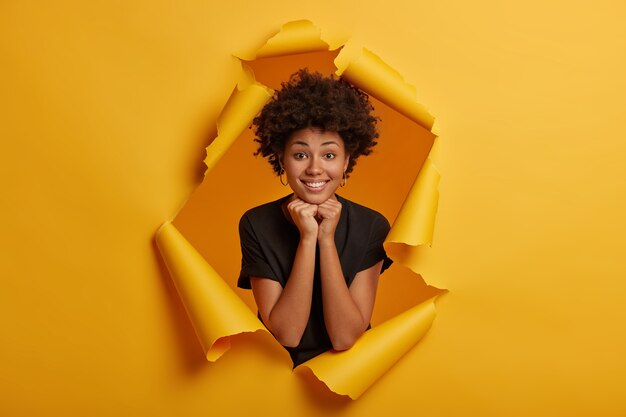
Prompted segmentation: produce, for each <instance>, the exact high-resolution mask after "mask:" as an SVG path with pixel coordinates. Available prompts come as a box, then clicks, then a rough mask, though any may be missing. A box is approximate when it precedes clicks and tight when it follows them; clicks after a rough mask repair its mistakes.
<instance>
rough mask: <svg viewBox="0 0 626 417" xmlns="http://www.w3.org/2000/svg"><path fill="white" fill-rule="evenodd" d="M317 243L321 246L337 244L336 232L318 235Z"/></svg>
mask: <svg viewBox="0 0 626 417" xmlns="http://www.w3.org/2000/svg"><path fill="white" fill-rule="evenodd" d="M317 243H318V244H319V245H320V247H321V246H330V245H332V246H335V235H334V234H328V235H327V234H324V235H319V236H318V237H317Z"/></svg>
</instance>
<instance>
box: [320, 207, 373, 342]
mask: <svg viewBox="0 0 626 417" xmlns="http://www.w3.org/2000/svg"><path fill="white" fill-rule="evenodd" d="M340 215H341V203H339V202H338V201H336V200H328V201H327V202H325V203H323V204H321V205H320V207H319V209H318V216H320V217H322V222H321V224H320V230H319V234H318V243H319V247H320V268H321V270H320V273H321V280H322V300H323V304H324V321H325V323H326V329H327V331H328V335H329V337H330V340H331V342H332V344H333V348H334V349H335V350H345V349H349V348H350V347H352V345H353V344H354V342H355V341H356V340H357V339H358V338H359V337H360V336H361V335H362V334H363V332H365V330H366V329H367V327H368V325H369V322H370V319H371V316H372V310H373V308H374V300H375V298H376V289H377V287H378V277H379V275H380V271H381V268H382V264H383V261H379V262H378V263H376V264H375V265H373V266H372V267H370V268H368V269H366V270H363V271H360V272H359V273H357V275H356V276H355V278H354V280H353V281H352V284H351V285H350V287H349V288H348V286H347V285H346V281H345V278H344V276H343V271H342V270H341V264H340V262H339V256H338V254H337V248H336V246H335V239H334V234H335V228H336V225H337V222H338V218H339V216H340Z"/></svg>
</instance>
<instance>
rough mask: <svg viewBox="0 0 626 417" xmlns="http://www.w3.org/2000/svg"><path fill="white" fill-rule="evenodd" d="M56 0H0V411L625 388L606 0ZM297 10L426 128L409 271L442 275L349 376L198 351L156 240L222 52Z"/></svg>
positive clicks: (618, 84)
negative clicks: (408, 92) (1, 222)
mask: <svg viewBox="0 0 626 417" xmlns="http://www.w3.org/2000/svg"><path fill="white" fill-rule="evenodd" d="M55 3H56V4H54V5H48V4H43V3H42V4H40V5H26V2H3V3H2V5H0V77H1V78H0V80H1V81H0V83H1V85H0V100H1V102H0V103H1V104H0V105H1V109H0V110H1V111H0V138H1V140H2V145H3V146H2V147H3V152H1V153H0V155H2V159H3V161H2V164H1V165H0V169H1V174H2V184H3V185H2V194H1V195H2V197H1V198H0V202H1V203H2V204H0V207H1V210H2V211H1V213H2V216H3V218H4V219H5V223H6V224H5V226H4V228H3V232H2V240H1V241H2V250H1V251H0V260H1V264H0V267H1V268H2V287H1V290H0V329H1V331H2V335H3V337H2V342H1V343H0V355H1V356H2V358H3V360H2V367H1V371H0V386H1V387H0V388H1V389H0V415H2V416H4V415H7V416H33V415H59V416H61V415H63V416H68V415H72V416H73V415H76V416H78V415H94V416H99V415H102V416H109V415H128V416H136V415H150V416H171V415H179V416H206V415H218V414H222V415H261V416H265V415H268V416H269V415H271V416H283V415H285V416H291V415H311V416H322V415H342V416H364V415H371V416H375V415H381V414H383V413H387V414H391V413H393V414H395V415H429V416H436V415H440V416H467V415H476V416H487V415H493V416H502V415H507V416H512V415H520V416H521V415H524V416H526V415H541V416H544V415H545V416H555V415H567V416H578V415H579V416H588V415H600V416H623V415H624V414H626V400H625V399H624V398H623V392H624V383H623V381H624V380H625V379H626V359H624V354H623V352H625V351H626V332H625V331H624V330H623V328H624V326H623V323H624V320H626V303H624V294H625V293H626V280H625V279H624V278H626V262H624V256H623V252H624V247H626V237H625V236H626V217H625V216H624V214H623V213H624V212H626V197H624V195H625V193H624V190H625V189H626V163H624V160H625V159H626V141H624V138H625V137H626V125H625V124H624V119H625V117H626V77H624V76H623V74H624V73H626V25H624V24H623V22H624V21H625V18H626V6H625V5H624V3H623V2H619V1H612V2H611V1H599V2H593V4H587V5H585V6H580V5H577V4H572V3H571V2H566V1H563V0H560V1H555V2H552V3H551V4H548V5H546V4H545V2H539V1H530V2H518V4H517V5H515V6H511V5H509V6H503V5H502V2H496V1H493V2H478V3H477V2H471V3H469V2H460V1H457V2H449V1H443V2H442V1H437V2H432V3H426V2H423V1H417V2H414V1H411V2H409V1H405V2H401V1H393V0H392V1H391V2H384V3H383V4H380V3H378V2H368V3H370V4H371V6H370V7H365V6H363V2H357V1H349V2H343V1H342V2H336V3H335V2H328V1H320V2H315V3H297V2H290V1H278V0H273V1H270V2H259V4H258V5H247V3H245V4H244V3H242V4H239V3H237V2H224V4H223V5H219V6H218V5H212V4H208V3H207V2H187V3H185V4H177V3H171V2H158V1H157V2H144V3H141V2H134V3H132V4H127V3H123V2H122V3H118V4H113V3H106V4H105V3H101V4H96V5H94V4H92V3H89V2H70V1H65V2H55ZM581 4H582V2H581ZM301 18H307V19H310V20H312V21H313V22H314V23H316V24H317V25H318V26H320V27H322V28H324V29H327V30H328V31H332V32H333V33H338V34H343V35H352V36H353V37H354V38H355V39H356V40H357V41H358V42H360V43H361V44H363V45H364V46H367V47H368V48H370V49H371V50H373V51H374V52H376V53H377V54H379V55H380V56H381V57H382V58H383V59H384V60H385V61H386V62H387V63H389V64H390V65H392V66H393V67H395V68H396V69H398V70H399V71H400V72H401V73H402V74H403V75H404V76H405V78H406V79H407V80H408V81H409V82H411V83H413V84H415V85H416V86H417V90H418V100H419V101H420V102H421V103H423V104H425V105H426V106H427V107H428V108H429V110H430V111H431V112H432V113H433V114H434V115H435V116H436V117H437V118H438V127H439V130H440V133H441V144H440V145H441V150H440V151H441V152H440V154H439V157H438V159H437V160H438V161H439V164H438V167H439V169H440V171H441V173H442V180H441V183H440V187H439V190H440V195H441V197H440V202H439V212H438V216H437V223H436V230H435V237H434V242H433V248H432V251H431V256H430V257H429V260H428V262H427V263H426V264H425V265H423V274H424V276H425V277H426V278H430V280H431V281H432V282H433V283H435V284H436V285H438V286H440V287H446V288H449V289H450V290H451V292H450V293H449V294H447V295H446V296H444V297H443V298H442V299H441V300H440V302H439V303H438V317H437V319H436V320H435V323H434V326H433V328H432V329H431V331H430V332H429V333H428V335H427V336H426V338H425V339H424V340H422V341H421V342H420V344H419V345H418V346H417V347H416V348H414V349H413V350H412V351H411V352H409V354H407V356H405V357H404V358H403V359H402V360H401V362H400V363H398V365H397V366H396V367H395V368H393V369H392V370H391V371H390V372H389V373H388V374H387V375H385V376H384V377H383V379H381V380H380V381H379V382H378V383H377V384H376V385H375V386H374V387H372V388H371V389H370V390H369V391H367V392H366V393H365V394H364V395H363V397H361V398H360V399H359V400H357V401H350V400H346V399H343V398H339V397H336V396H334V395H333V394H330V393H328V392H327V391H326V390H325V389H324V388H323V387H321V386H320V385H319V383H315V382H313V381H310V380H305V379H303V378H301V377H299V376H296V375H293V374H292V373H291V370H290V369H289V367H288V366H285V363H286V362H285V358H284V356H283V357H281V356H280V354H277V355H274V354H273V353H271V352H274V351H275V347H274V346H273V345H272V343H271V341H266V342H263V343H261V345H262V346H264V347H266V348H259V347H258V346H256V345H255V347H254V348H252V347H251V346H252V343H248V340H247V339H246V338H245V337H244V338H243V339H238V340H236V342H235V344H234V346H233V348H232V349H231V351H229V352H228V353H226V355H224V357H223V358H222V359H220V360H219V361H218V362H216V363H214V364H209V363H207V362H206V361H205V359H204V358H203V353H202V351H201V348H200V345H199V343H198V342H197V339H196V337H195V335H194V333H193V329H192V327H191V324H190V323H189V321H188V319H187V318H186V315H185V312H184V309H183V307H182V304H181V303H180V301H179V299H178V296H177V294H176V292H175V289H174V288H173V285H172V283H171V280H170V278H169V276H168V274H167V272H166V270H165V268H164V267H163V265H162V263H161V261H160V259H159V256H158V254H157V252H156V250H155V247H154V244H153V243H152V239H153V234H154V231H155V230H156V228H157V227H158V226H159V225H160V224H161V222H162V221H164V220H166V219H171V218H173V217H174V216H175V215H176V213H177V212H178V210H179V209H180V207H182V206H183V204H184V202H185V201H186V199H187V198H188V197H189V196H190V195H191V193H192V191H193V189H194V188H195V187H196V186H197V185H198V184H199V183H200V181H201V179H202V172H203V171H204V166H203V164H202V159H203V158H204V147H205V146H206V144H207V143H208V141H209V140H210V138H211V137H213V136H214V133H215V132H214V130H215V128H214V122H215V118H216V116H217V114H218V113H219V110H220V108H221V107H222V105H223V104H224V103H225V101H226V99H227V98H228V95H229V94H230V91H231V90H232V88H233V86H234V83H235V81H236V80H235V75H236V69H237V61H236V60H235V59H234V58H233V57H231V55H230V54H231V53H232V52H236V51H237V50H240V49H248V48H250V47H253V46H255V45H260V44H261V43H262V42H263V41H264V40H265V38H267V37H268V36H269V35H271V34H272V33H274V32H275V31H276V30H278V29H279V27H280V25H281V24H283V23H285V22H287V21H290V20H295V19H301ZM401 162H402V161H399V163H401ZM259 163H260V162H259ZM355 172H356V171H355ZM355 178H356V177H355ZM214 204H219V201H218V200H216V201H215V203H214ZM244 297H245V295H244ZM218 412H219V413H218Z"/></svg>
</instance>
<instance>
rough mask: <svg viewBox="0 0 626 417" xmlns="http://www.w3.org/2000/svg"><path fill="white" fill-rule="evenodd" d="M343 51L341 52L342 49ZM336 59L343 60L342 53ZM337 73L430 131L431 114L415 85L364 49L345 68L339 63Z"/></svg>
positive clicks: (432, 119)
mask: <svg viewBox="0 0 626 417" xmlns="http://www.w3.org/2000/svg"><path fill="white" fill-rule="evenodd" d="M341 52H342V53H344V51H341ZM336 62H338V63H343V62H344V58H343V57H342V56H341V53H340V54H339V56H338V57H337V60H336ZM339 65H340V67H339V68H338V69H337V75H341V76H342V77H344V78H346V79H347V80H348V81H350V82H351V83H352V84H354V85H356V86H357V87H359V88H361V89H362V90H364V91H366V92H367V93H368V94H370V95H372V96H374V97H376V98H377V99H379V100H380V101H382V102H383V103H385V104H387V105H388V106H390V107H392V108H394V109H395V110H397V111H398V112H400V113H402V114H404V115H405V116H406V117H408V118H409V119H411V120H413V121H414V122H416V123H418V124H419V125H421V126H422V127H424V128H426V129H428V130H430V129H431V128H432V126H433V122H434V120H435V119H434V117H433V116H432V115H431V114H430V113H428V111H427V110H426V108H424V106H422V105H421V104H419V103H418V102H417V101H416V98H415V87H413V86H411V85H409V84H407V83H406V82H405V81H404V79H403V78H402V76H401V75H400V74H399V73H398V72H397V71H396V70H394V69H393V68H391V67H390V66H389V65H387V64H386V63H385V62H383V60H382V59H380V58H379V57H378V56H376V55H375V54H374V53H372V52H371V51H369V50H367V49H363V51H362V52H361V54H358V55H357V57H356V58H355V59H352V60H350V61H348V63H347V65H345V67H344V66H343V64H339Z"/></svg>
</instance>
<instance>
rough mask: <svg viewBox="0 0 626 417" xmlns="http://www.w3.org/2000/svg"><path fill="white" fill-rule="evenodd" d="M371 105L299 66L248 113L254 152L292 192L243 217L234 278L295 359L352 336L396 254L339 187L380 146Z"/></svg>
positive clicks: (365, 319)
mask: <svg viewBox="0 0 626 417" xmlns="http://www.w3.org/2000/svg"><path fill="white" fill-rule="evenodd" d="M372 110H373V108H372V105H371V104H370V102H369V100H368V97H367V95H365V94H364V93H363V92H361V91H360V90H358V89H356V88H355V87H353V86H351V85H350V84H348V83H347V82H345V81H343V80H337V79H335V78H332V77H324V76H322V75H320V74H318V73H309V72H308V71H307V70H300V71H299V72H297V73H296V74H294V75H293V76H292V77H291V79H290V80H289V82H287V83H283V85H282V89H281V90H280V91H278V92H276V94H275V95H274V97H273V98H272V99H271V100H270V101H269V102H268V104H266V106H265V107H264V108H263V110H262V111H261V113H260V114H259V116H257V117H256V118H255V119H254V121H253V125H254V128H255V133H256V136H257V138H256V139H255V141H257V142H258V143H259V144H260V146H259V149H258V151H257V153H256V154H259V153H260V154H261V155H263V156H264V157H267V158H268V160H269V163H270V164H271V165H272V167H273V169H274V171H275V172H276V174H278V176H279V178H280V181H281V183H282V184H283V185H285V186H287V185H288V186H289V187H290V188H291V190H292V191H293V194H291V195H289V196H286V197H284V198H281V199H279V200H277V201H274V202H270V203H267V204H264V205H261V206H258V207H255V208H253V209H251V210H249V211H247V212H246V213H245V214H244V215H243V216H242V218H241V221H240V223H239V234H240V240H241V251H242V268H241V273H240V276H239V281H238V286H239V287H241V288H247V289H250V288H251V289H252V291H253V293H254V299H255V301H256V304H257V307H258V309H259V316H260V318H261V320H262V321H263V323H264V324H265V326H266V327H267V328H268V329H269V330H270V331H271V332H272V334H273V335H274V337H275V338H276V339H277V340H278V342H280V343H281V344H282V345H283V346H285V347H286V349H287V350H288V351H289V353H290V355H291V358H292V360H293V363H294V366H298V365H299V364H301V363H302V362H305V361H306V360H308V359H310V358H312V357H314V356H317V355H319V354H320V353H322V352H324V351H326V350H329V349H335V350H345V349H348V348H350V347H351V346H352V345H353V344H354V342H355V341H356V340H357V339H358V337H359V336H360V335H361V334H363V332H365V331H366V330H367V329H368V328H369V322H370V318H371V315H372V309H373V307H374V299H375V296H376V288H377V285H378V277H379V275H380V274H381V272H382V271H384V270H385V269H386V268H388V267H389V265H390V264H391V262H392V261H391V259H389V258H388V257H387V255H386V254H385V250H384V248H383V241H384V239H385V237H386V236H387V233H388V232H389V223H388V222H387V220H386V219H385V218H384V217H383V216H382V215H381V214H379V213H377V212H375V211H374V210H371V209H368V208H366V207H363V206H360V205H358V204H356V203H353V202H351V201H348V200H346V199H344V198H342V197H340V196H338V195H336V194H335V191H336V190H337V189H338V188H339V187H343V186H344V185H345V184H346V181H347V178H348V176H349V174H350V172H352V169H353V167H354V165H355V163H356V160H357V158H358V157H359V156H361V155H368V154H369V153H371V149H372V147H373V146H374V145H376V141H375V139H376V138H377V137H378V133H377V132H376V122H377V118H376V117H374V116H372V114H371V111H372ZM372 191H375V190H372Z"/></svg>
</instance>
